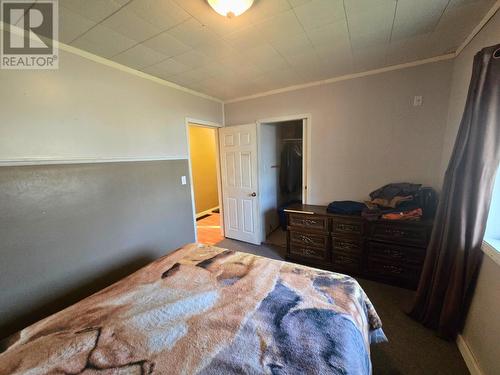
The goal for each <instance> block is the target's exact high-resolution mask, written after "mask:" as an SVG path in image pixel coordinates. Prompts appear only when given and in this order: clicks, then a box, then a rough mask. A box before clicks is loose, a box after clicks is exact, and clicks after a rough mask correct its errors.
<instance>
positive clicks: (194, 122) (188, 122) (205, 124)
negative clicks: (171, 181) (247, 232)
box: [184, 117, 225, 242]
mask: <svg viewBox="0 0 500 375" xmlns="http://www.w3.org/2000/svg"><path fill="white" fill-rule="evenodd" d="M190 126H198V127H201V128H211V129H214V130H215V159H216V161H215V163H216V167H217V168H216V169H217V195H218V200H219V211H220V215H219V218H220V228H221V234H222V236H223V237H225V236H224V212H223V210H224V207H223V206H222V181H221V174H220V173H221V172H220V150H219V131H218V129H220V128H223V127H224V126H223V125H220V124H218V123H216V122H212V121H206V120H199V119H195V118H192V117H186V118H185V122H184V130H185V132H186V140H187V156H188V164H189V182H190V187H191V206H192V210H193V229H194V240H195V242H198V231H197V225H196V205H195V198H194V182H193V167H192V163H191V143H190V140H189V127H190Z"/></svg>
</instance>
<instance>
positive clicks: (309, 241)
mask: <svg viewBox="0 0 500 375" xmlns="http://www.w3.org/2000/svg"><path fill="white" fill-rule="evenodd" d="M299 238H300V240H301V241H302V242H305V243H308V244H314V240H312V239H311V238H309V237H307V236H304V235H300V236H299Z"/></svg>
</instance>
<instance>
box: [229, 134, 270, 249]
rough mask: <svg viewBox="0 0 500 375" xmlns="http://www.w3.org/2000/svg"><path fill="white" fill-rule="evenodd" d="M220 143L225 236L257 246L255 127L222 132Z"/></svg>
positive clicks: (258, 240)
mask: <svg viewBox="0 0 500 375" xmlns="http://www.w3.org/2000/svg"><path fill="white" fill-rule="evenodd" d="M219 142H220V157H221V177H222V201H223V206H224V232H225V236H226V237H228V238H233V239H235V240H240V241H245V242H250V243H253V244H260V233H259V225H258V213H257V210H258V198H257V195H258V191H257V190H258V181H257V178H258V175H257V173H258V172H257V171H258V169H257V125H256V124H248V125H238V126H230V127H226V128H221V129H219Z"/></svg>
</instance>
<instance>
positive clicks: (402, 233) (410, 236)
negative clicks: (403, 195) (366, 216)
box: [369, 222, 430, 246]
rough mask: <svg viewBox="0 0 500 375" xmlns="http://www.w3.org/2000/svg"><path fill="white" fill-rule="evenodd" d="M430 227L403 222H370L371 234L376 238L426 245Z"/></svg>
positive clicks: (371, 236)
mask: <svg viewBox="0 0 500 375" xmlns="http://www.w3.org/2000/svg"><path fill="white" fill-rule="evenodd" d="M429 229H430V228H429V227H427V226H425V225H407V224H406V225H405V224H403V223H386V222H376V223H370V224H369V236H370V238H371V239H374V240H377V239H378V240H383V241H392V242H398V243H407V244H411V245H415V246H426V244H427V240H428V236H429Z"/></svg>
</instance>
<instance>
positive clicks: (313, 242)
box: [290, 231, 328, 249]
mask: <svg viewBox="0 0 500 375" xmlns="http://www.w3.org/2000/svg"><path fill="white" fill-rule="evenodd" d="M290 242H291V243H292V244H296V245H305V246H313V247H319V248H321V249H326V248H327V246H328V236H327V235H323V234H317V233H305V232H296V231H290Z"/></svg>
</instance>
